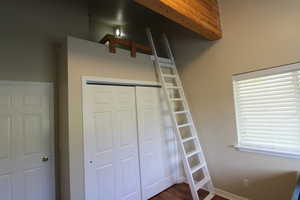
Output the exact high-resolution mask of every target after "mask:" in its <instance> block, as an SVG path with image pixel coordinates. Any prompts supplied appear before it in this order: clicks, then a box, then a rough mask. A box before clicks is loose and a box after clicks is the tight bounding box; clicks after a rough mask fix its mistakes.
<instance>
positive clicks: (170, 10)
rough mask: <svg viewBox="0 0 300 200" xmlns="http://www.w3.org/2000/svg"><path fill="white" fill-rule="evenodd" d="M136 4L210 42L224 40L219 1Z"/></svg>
mask: <svg viewBox="0 0 300 200" xmlns="http://www.w3.org/2000/svg"><path fill="white" fill-rule="evenodd" d="M135 2H137V3H139V4H141V5H143V6H145V7H147V8H149V9H151V10H153V11H155V12H158V13H159V14H161V15H163V16H165V17H167V18H169V19H170V20H173V21H175V22H176V23H178V24H181V25H183V26H185V27H186V28H188V29H190V30H192V31H194V32H196V33H198V34H200V35H202V36H203V37H205V38H206V39H208V40H218V39H221V38H222V30H221V23H220V14H219V5H218V2H217V0H176V1H175V0H135Z"/></svg>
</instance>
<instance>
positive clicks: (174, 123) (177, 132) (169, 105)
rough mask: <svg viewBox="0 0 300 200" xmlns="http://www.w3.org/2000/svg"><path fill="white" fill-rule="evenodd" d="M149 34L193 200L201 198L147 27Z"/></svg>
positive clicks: (148, 32) (148, 31)
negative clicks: (196, 188)
mask: <svg viewBox="0 0 300 200" xmlns="http://www.w3.org/2000/svg"><path fill="white" fill-rule="evenodd" d="M147 36H148V39H149V41H150V44H151V48H152V51H153V54H154V58H155V59H154V63H155V68H156V71H157V75H158V79H159V81H160V82H161V84H162V88H163V91H164V95H165V96H166V98H167V104H168V109H169V111H170V113H171V115H172V117H171V118H172V123H173V125H174V126H175V127H176V128H174V131H175V133H176V134H175V136H176V140H177V141H179V145H180V150H181V153H182V155H184V156H182V157H183V159H184V160H183V166H184V169H185V172H186V176H187V178H188V182H189V183H190V184H189V187H190V190H191V193H192V197H193V200H199V197H198V193H197V191H196V190H195V187H196V185H195V183H194V179H193V177H192V174H191V172H190V166H189V164H188V158H187V156H186V152H185V150H184V146H183V143H182V142H181V140H182V138H181V134H180V130H179V128H178V126H177V121H176V116H175V114H174V112H173V106H172V105H171V100H170V96H169V93H168V89H167V88H166V83H165V81H164V78H163V77H162V71H161V68H160V65H159V58H158V56H157V53H156V49H155V45H154V42H153V38H152V34H151V31H150V30H149V29H147ZM191 184H192V185H191Z"/></svg>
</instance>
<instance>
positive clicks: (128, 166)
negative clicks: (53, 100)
mask: <svg viewBox="0 0 300 200" xmlns="http://www.w3.org/2000/svg"><path fill="white" fill-rule="evenodd" d="M85 87H86V88H85V89H84V102H83V103H84V104H83V109H84V134H85V135H84V137H85V189H86V191H85V193H86V200H140V199H141V189H140V170H139V158H138V133H137V118H136V101H135V88H134V87H124V86H101V85H87V86H85Z"/></svg>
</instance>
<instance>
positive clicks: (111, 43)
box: [99, 34, 152, 57]
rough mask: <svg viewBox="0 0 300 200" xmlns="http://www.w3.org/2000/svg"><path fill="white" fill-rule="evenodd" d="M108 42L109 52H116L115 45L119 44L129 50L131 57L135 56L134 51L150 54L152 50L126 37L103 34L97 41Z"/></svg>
mask: <svg viewBox="0 0 300 200" xmlns="http://www.w3.org/2000/svg"><path fill="white" fill-rule="evenodd" d="M107 42H108V48H109V52H110V53H116V47H117V45H121V46H123V47H125V48H126V49H129V50H130V55H131V57H136V52H141V53H146V54H150V55H152V50H151V48H150V47H148V46H144V45H140V44H137V43H135V42H133V41H130V40H127V39H121V38H116V37H115V36H113V35H110V34H107V35H105V36H104V37H103V38H102V39H101V40H100V41H99V43H101V44H106V43H107Z"/></svg>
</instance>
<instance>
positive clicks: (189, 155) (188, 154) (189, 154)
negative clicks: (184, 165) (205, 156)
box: [187, 150, 200, 158]
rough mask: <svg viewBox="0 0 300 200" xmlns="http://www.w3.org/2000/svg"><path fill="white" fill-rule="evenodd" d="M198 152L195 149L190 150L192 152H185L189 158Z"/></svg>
mask: <svg viewBox="0 0 300 200" xmlns="http://www.w3.org/2000/svg"><path fill="white" fill-rule="evenodd" d="M198 153H200V151H197V150H195V151H192V152H189V153H187V157H188V158H189V157H192V156H193V155H196V154H198Z"/></svg>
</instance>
